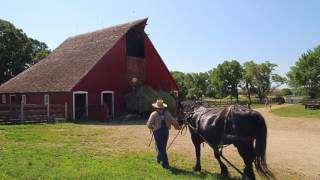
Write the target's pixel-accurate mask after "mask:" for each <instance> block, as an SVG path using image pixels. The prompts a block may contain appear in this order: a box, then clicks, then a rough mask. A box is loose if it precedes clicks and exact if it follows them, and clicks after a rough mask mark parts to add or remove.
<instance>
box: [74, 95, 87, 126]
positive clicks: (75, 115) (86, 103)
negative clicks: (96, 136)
mask: <svg viewBox="0 0 320 180" xmlns="http://www.w3.org/2000/svg"><path fill="white" fill-rule="evenodd" d="M76 94H85V95H86V116H87V119H88V92H87V91H74V92H73V93H72V101H73V103H72V105H73V107H72V108H73V112H72V113H73V120H76V113H75V95H76Z"/></svg>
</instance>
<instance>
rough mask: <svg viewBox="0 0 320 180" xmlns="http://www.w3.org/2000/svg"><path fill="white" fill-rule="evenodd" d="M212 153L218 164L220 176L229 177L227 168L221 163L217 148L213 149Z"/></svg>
mask: <svg viewBox="0 0 320 180" xmlns="http://www.w3.org/2000/svg"><path fill="white" fill-rule="evenodd" d="M213 152H214V157H215V158H216V159H217V160H218V162H219V165H220V169H221V174H222V175H223V176H224V177H228V176H229V171H228V168H227V166H226V165H225V164H224V163H223V162H222V161H221V158H220V153H219V149H218V147H215V148H213Z"/></svg>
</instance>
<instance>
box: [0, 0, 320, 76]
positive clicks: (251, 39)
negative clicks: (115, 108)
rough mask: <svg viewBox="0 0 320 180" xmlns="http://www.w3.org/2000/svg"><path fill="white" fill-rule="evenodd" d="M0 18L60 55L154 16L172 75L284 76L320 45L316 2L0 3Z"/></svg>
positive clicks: (156, 39)
mask: <svg viewBox="0 0 320 180" xmlns="http://www.w3.org/2000/svg"><path fill="white" fill-rule="evenodd" d="M0 4H1V6H0V18H1V19H5V20H8V21H10V22H12V23H13V24H14V25H15V26H16V27H18V28H21V29H23V30H24V31H25V32H26V33H27V35H28V36H30V37H33V38H36V39H38V40H40V41H43V42H45V43H47V44H48V46H49V48H50V49H55V48H56V47H57V46H58V45H59V44H60V43H62V42H63V41H64V40H65V39H66V38H67V37H69V36H73V35H76V34H81V33H85V32H89V31H94V30H97V29H101V28H104V27H108V26H111V25H115V24H120V23H124V22H127V21H131V20H134V19H139V18H143V17H149V20H148V26H147V27H146V32H147V33H148V34H149V37H150V38H151V40H152V41H153V44H154V45H155V47H156V48H157V50H158V52H159V53H160V55H161V57H162V58H163V59H164V61H165V63H166V64H167V66H168V67H169V69H170V70H179V71H184V72H200V71H207V70H209V69H212V68H213V67H216V66H217V64H220V63H222V62H223V61H224V60H231V59H236V60H238V61H240V62H245V61H247V60H254V61H255V62H258V63H260V62H263V61H266V60H268V61H271V62H273V63H276V64H278V65H279V67H278V68H277V72H278V73H280V74H282V75H284V74H286V72H287V71H288V70H289V68H290V66H292V65H294V63H295V61H297V60H298V58H299V56H300V55H301V54H302V53H303V52H305V51H307V50H308V49H312V48H314V47H315V46H317V45H319V44H320V11H319V7H320V1H318V0H308V1H307V0H306V1H301V0H290V1H289V0H268V1H262V0H228V1H226V0H221V1H215V0H211V1H204V0H198V1H196V0H195V1H186V0H185V1H180V0H176V1H174V0H171V1H170V0H161V1H147V0H145V1H139V0H135V1H120V0H116V1H97V0H96V1H94V0H73V1H72V0H69V1H66V0H52V1H44V0H43V1H40V0H38V1H36V0H28V1H18V0H8V1H3V0H0Z"/></svg>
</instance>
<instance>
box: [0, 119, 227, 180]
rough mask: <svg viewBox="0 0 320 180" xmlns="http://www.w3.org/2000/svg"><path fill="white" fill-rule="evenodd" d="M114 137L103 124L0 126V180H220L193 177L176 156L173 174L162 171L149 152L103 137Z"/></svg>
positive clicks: (203, 175) (206, 172) (204, 175)
mask: <svg viewBox="0 0 320 180" xmlns="http://www.w3.org/2000/svg"><path fill="white" fill-rule="evenodd" d="M115 131H117V128H116V127H115V128H106V127H105V125H103V124H101V125H99V126H97V125H87V124H73V123H63V124H55V125H53V124H37V125H9V126H8V125H0V142H1V144H0V179H19V180H20V179H199V178H201V179H222V178H221V177H220V176H219V175H217V174H213V173H212V169H210V170H209V169H205V168H204V171H203V172H201V173H195V172H193V171H192V170H191V167H192V165H193V163H194V161H193V160H190V157H186V156H183V155H181V154H177V153H175V152H173V153H172V152H171V153H170V161H171V165H172V166H173V167H174V168H172V169H171V170H165V169H163V168H161V167H160V165H158V164H157V163H156V162H155V160H154V153H153V151H148V150H141V149H140V150H139V148H135V147H129V146H130V145H127V143H128V142H118V141H119V139H117V137H114V136H112V137H111V136H110V137H108V136H109V135H111V134H112V133H114V132H115ZM204 166H205V165H204ZM209 171H211V172H209ZM216 172H217V171H216Z"/></svg>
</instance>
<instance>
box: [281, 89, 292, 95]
mask: <svg viewBox="0 0 320 180" xmlns="http://www.w3.org/2000/svg"><path fill="white" fill-rule="evenodd" d="M292 94H293V93H292V91H291V89H289V88H283V89H281V95H282V96H288V95H292Z"/></svg>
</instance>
